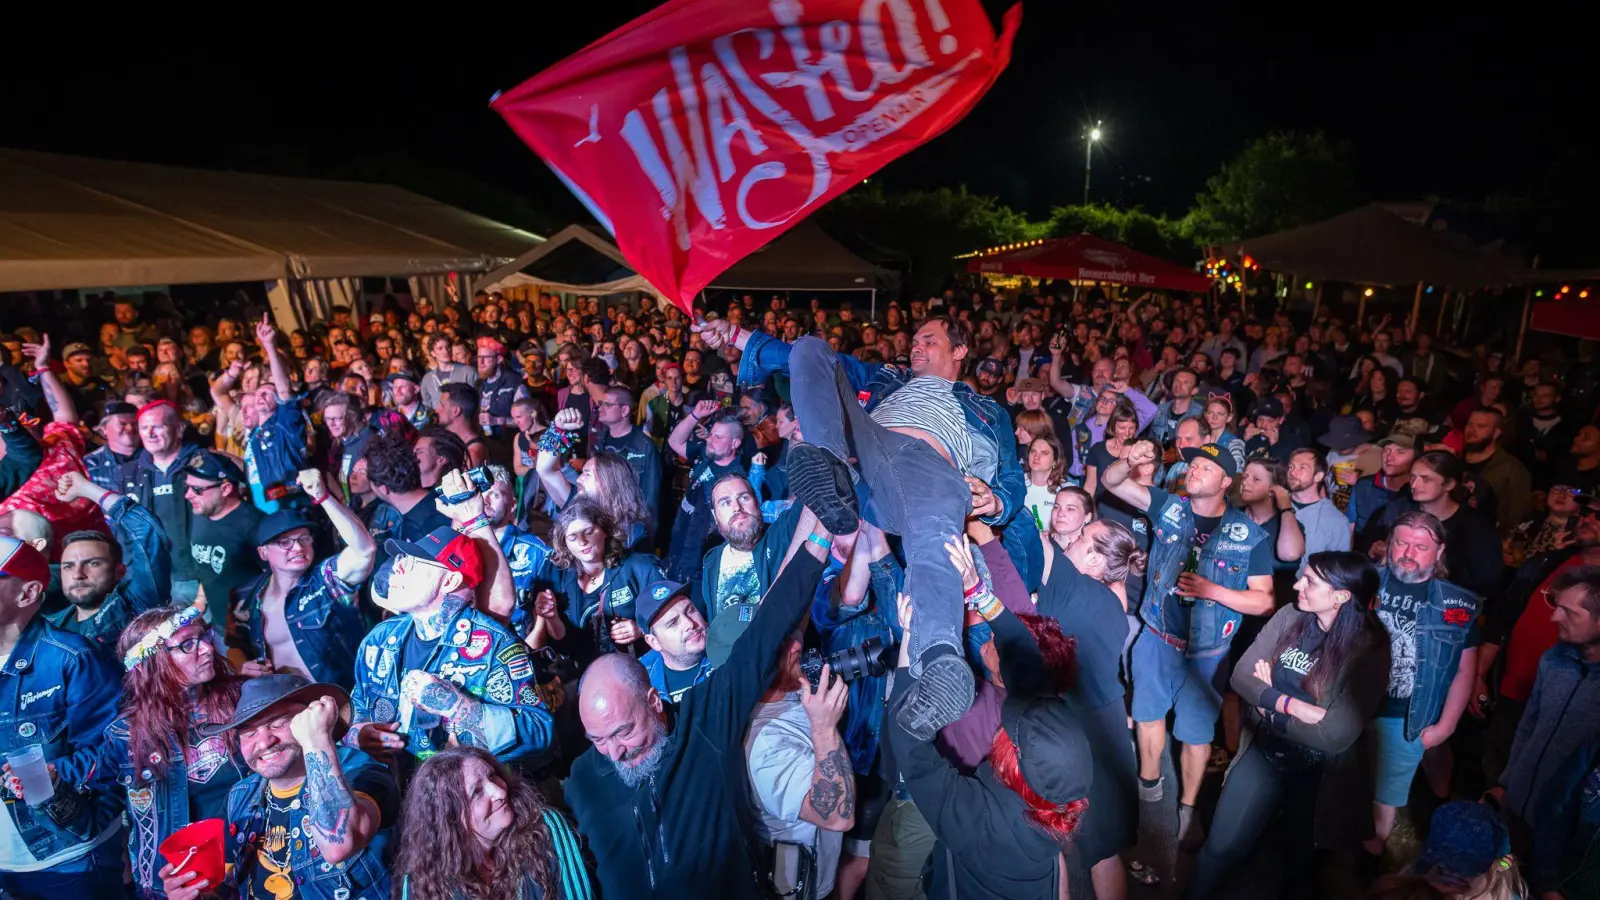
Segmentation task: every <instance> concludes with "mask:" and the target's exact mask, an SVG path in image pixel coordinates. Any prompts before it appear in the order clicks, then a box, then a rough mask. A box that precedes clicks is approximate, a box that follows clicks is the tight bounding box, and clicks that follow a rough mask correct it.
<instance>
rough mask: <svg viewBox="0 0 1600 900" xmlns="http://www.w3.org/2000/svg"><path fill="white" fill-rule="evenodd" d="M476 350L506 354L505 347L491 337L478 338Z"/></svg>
mask: <svg viewBox="0 0 1600 900" xmlns="http://www.w3.org/2000/svg"><path fill="white" fill-rule="evenodd" d="M478 349H479V350H493V351H494V352H496V353H504V352H506V345H505V344H502V343H500V342H499V341H497V340H495V339H494V338H492V337H481V338H478Z"/></svg>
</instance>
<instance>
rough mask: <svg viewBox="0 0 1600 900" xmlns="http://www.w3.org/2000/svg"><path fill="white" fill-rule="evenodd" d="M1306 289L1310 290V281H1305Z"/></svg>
mask: <svg viewBox="0 0 1600 900" xmlns="http://www.w3.org/2000/svg"><path fill="white" fill-rule="evenodd" d="M1306 290H1308V291H1309V290H1311V282H1309V281H1308V282H1306Z"/></svg>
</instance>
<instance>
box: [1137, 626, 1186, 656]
mask: <svg viewBox="0 0 1600 900" xmlns="http://www.w3.org/2000/svg"><path fill="white" fill-rule="evenodd" d="M1144 630H1145V631H1148V632H1150V633H1151V634H1153V635H1155V636H1156V637H1158V638H1160V639H1161V642H1162V643H1163V644H1166V645H1167V646H1168V647H1171V648H1172V649H1174V650H1177V651H1178V652H1180V653H1181V652H1183V651H1184V650H1187V649H1188V648H1189V642H1188V641H1184V640H1179V639H1178V638H1175V637H1173V636H1172V635H1170V634H1167V633H1166V632H1164V631H1157V630H1155V627H1154V626H1151V625H1146V626H1144Z"/></svg>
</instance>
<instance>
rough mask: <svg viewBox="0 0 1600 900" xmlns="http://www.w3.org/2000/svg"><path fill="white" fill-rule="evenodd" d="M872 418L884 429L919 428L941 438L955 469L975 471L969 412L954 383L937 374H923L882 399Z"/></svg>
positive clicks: (874, 409) (873, 411) (940, 440)
mask: <svg viewBox="0 0 1600 900" xmlns="http://www.w3.org/2000/svg"><path fill="white" fill-rule="evenodd" d="M871 415H872V420H873V421H874V422H877V423H878V424H879V425H882V426H883V427H885V428H916V429H918V430H920V431H926V432H928V433H929V434H931V435H933V436H934V437H936V438H938V439H939V442H940V443H942V444H944V447H945V449H946V450H948V451H949V452H950V458H951V459H952V460H954V461H955V464H956V468H958V469H960V470H961V471H962V472H969V471H971V470H972V464H973V447H972V432H971V430H970V428H969V427H968V425H967V414H966V412H965V411H964V410H963V409H962V408H961V401H959V400H957V399H956V395H955V382H953V381H951V380H949V379H947V378H940V377H939V376H937V375H922V376H919V377H917V378H913V379H911V380H910V381H908V382H906V384H905V386H904V387H902V388H900V389H899V390H897V391H895V392H894V393H892V394H890V395H889V396H887V397H885V398H883V401H882V402H881V403H879V404H878V405H877V406H876V407H874V408H873V410H872V413H871Z"/></svg>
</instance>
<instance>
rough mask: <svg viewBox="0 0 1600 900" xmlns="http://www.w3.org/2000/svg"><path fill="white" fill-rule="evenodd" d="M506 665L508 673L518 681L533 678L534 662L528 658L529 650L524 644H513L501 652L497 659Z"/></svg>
mask: <svg viewBox="0 0 1600 900" xmlns="http://www.w3.org/2000/svg"><path fill="white" fill-rule="evenodd" d="M495 658H496V659H498V660H500V661H501V662H502V663H505V666H506V673H507V674H509V675H510V676H511V677H512V678H515V679H516V680H518V681H522V680H523V679H526V678H532V677H533V660H532V658H530V657H529V656H528V648H527V647H525V646H523V645H522V644H512V645H511V646H509V647H507V648H505V649H504V650H501V651H500V654H499V656H497V657H495Z"/></svg>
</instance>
